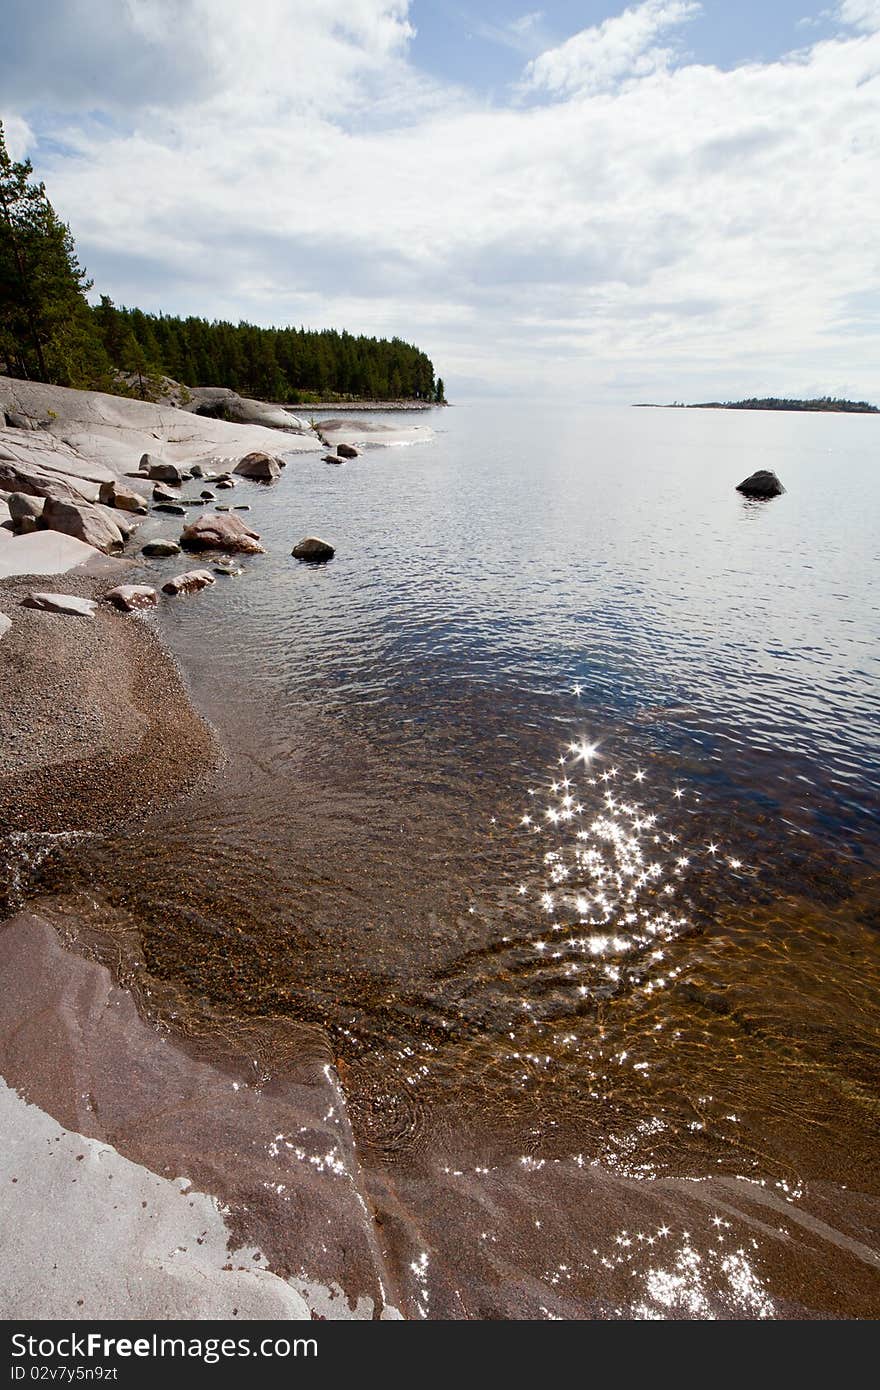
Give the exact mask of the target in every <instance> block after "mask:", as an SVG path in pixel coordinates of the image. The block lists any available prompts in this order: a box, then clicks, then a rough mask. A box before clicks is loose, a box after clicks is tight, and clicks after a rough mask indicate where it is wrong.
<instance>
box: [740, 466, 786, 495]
mask: <svg viewBox="0 0 880 1390" xmlns="http://www.w3.org/2000/svg"><path fill="white" fill-rule="evenodd" d="M736 490H737V492H741V493H743V494H744V496H746V497H778V496H779V495H780V493H783V492H785V488H784V487H783V486H782V484H781V482H780V481H779V479H778V478H777V476H776V474H775V473H773V472H771V470H770V469H769V468H759V469H758V471H757V473H752V474H751V475H750V476H749V477H748V478H744V479H743V481H742V482H741V483H737V485H736Z"/></svg>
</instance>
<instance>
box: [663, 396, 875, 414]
mask: <svg viewBox="0 0 880 1390" xmlns="http://www.w3.org/2000/svg"><path fill="white" fill-rule="evenodd" d="M689 408H690V409H691V410H836V411H844V412H849V413H850V414H853V415H880V407H878V406H876V405H870V404H869V403H868V402H867V401H844V400H840V399H839V398H838V397H836V396H819V397H817V399H816V400H812V401H801V400H794V399H792V398H790V397H787V396H763V397H758V396H750V397H749V399H748V400H745V401H704V402H702V403H701V404H700V405H694V406H691V407H689Z"/></svg>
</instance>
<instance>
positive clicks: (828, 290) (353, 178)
mask: <svg viewBox="0 0 880 1390" xmlns="http://www.w3.org/2000/svg"><path fill="white" fill-rule="evenodd" d="M529 3H534V5H535V8H528V4H529ZM539 4H540V0H527V4H526V5H523V4H517V3H512V0H482V3H479V4H477V3H476V0H251V3H250V4H248V5H242V4H241V3H240V0H65V4H64V5H63V6H58V5H57V3H56V2H55V0H5V4H4V42H3V44H2V46H0V116H2V118H3V120H4V123H5V127H6V134H7V141H8V143H9V146H10V149H11V151H12V153H13V154H14V156H15V157H17V158H23V157H24V156H25V155H27V156H28V157H29V158H31V159H32V161H33V164H34V169H35V173H36V174H37V175H38V176H39V177H40V178H42V179H44V180H45V182H46V185H47V190H48V192H49V196H50V198H51V199H52V202H53V204H54V206H55V208H56V210H57V211H58V212H59V213H60V215H61V216H62V217H63V218H64V219H65V220H66V221H68V222H69V223H70V226H71V229H72V231H73V233H74V236H75V238H76V242H77V247H78V250H79V253H80V259H81V260H82V261H83V262H84V263H85V265H86V267H87V269H88V271H89V274H90V275H91V276H92V277H93V278H94V281H95V290H94V295H95V296H96V295H97V293H98V292H99V291H100V292H103V293H107V294H109V295H111V297H112V298H113V299H114V301H115V302H116V303H118V304H126V305H139V306H140V307H141V308H143V309H147V310H151V311H156V312H159V311H164V312H169V313H183V314H186V313H195V314H201V315H204V316H205V317H208V318H215V317H217V318H229V319H232V320H234V321H238V320H239V319H242V318H244V319H247V320H249V321H250V322H254V323H260V324H287V323H293V324H304V325H306V326H307V327H313V328H321V327H337V328H348V329H349V330H350V331H352V332H356V333H360V332H363V333H370V334H378V335H381V336H391V335H395V334H396V335H398V336H400V337H403V338H406V339H407V340H409V341H413V342H416V343H418V345H419V346H420V347H422V348H424V350H425V351H426V352H428V354H429V355H430V356H431V358H432V360H433V362H434V364H435V368H436V370H437V371H438V373H439V374H441V375H442V376H443V377H444V379H445V382H446V385H447V394H449V396H450V397H451V398H452V399H453V400H454V399H457V398H458V399H466V398H467V397H469V396H477V395H499V396H501V395H504V394H508V393H511V394H517V395H521V394H522V393H523V392H527V393H531V394H534V395H535V396H543V397H556V396H560V397H561V396H570V395H571V394H572V393H575V394H577V396H578V397H579V398H580V399H582V400H584V401H595V402H602V401H608V402H624V401H630V400H633V401H635V400H673V399H676V400H708V399H718V398H721V399H729V398H738V397H740V396H748V395H769V394H772V395H795V396H803V395H824V394H828V393H830V394H834V395H846V396H850V397H857V398H860V399H861V398H867V399H870V400H874V401H875V402H878V403H880V332H878V313H880V235H878V230H880V215H878V214H880V194H878V189H880V177H878V175H880V0H832V3H827V2H826V3H825V4H824V5H823V4H821V0H820V2H819V3H811V0H736V3H734V0H637V2H636V3H633V4H630V5H625V4H621V3H609V0H581V3H577V0H547V3H544V4H543V5H542V6H541V7H540V8H538V5H539Z"/></svg>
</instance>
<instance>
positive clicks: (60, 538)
mask: <svg viewBox="0 0 880 1390" xmlns="http://www.w3.org/2000/svg"><path fill="white" fill-rule="evenodd" d="M103 558H104V557H103V556H102V555H101V552H100V551H99V550H96V549H95V547H94V546H93V545H86V543H85V541H80V540H77V539H76V537H75V536H64V535H62V534H61V532H60V531H34V532H32V533H31V535H29V536H14V537H13V538H12V540H11V541H10V542H9V544H8V545H3V546H0V579H14V578H15V577H16V576H17V575H19V574H67V573H68V571H69V570H72V569H76V568H77V566H79V565H87V564H90V563H92V562H94V561H99V560H101V559H103Z"/></svg>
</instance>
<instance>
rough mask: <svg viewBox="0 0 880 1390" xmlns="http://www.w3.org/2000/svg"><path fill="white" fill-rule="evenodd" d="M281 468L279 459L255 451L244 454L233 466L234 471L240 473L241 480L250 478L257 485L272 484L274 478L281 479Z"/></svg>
mask: <svg viewBox="0 0 880 1390" xmlns="http://www.w3.org/2000/svg"><path fill="white" fill-rule="evenodd" d="M283 467H284V464H283V463H282V462H281V459H278V458H273V456H272V455H271V454H262V453H260V452H259V451H257V452H256V453H253V454H245V456H244V458H243V459H241V460H240V462H239V463H237V464H236V465H235V469H234V471H235V472H236V473H240V474H241V476H242V477H243V478H252V479H254V481H255V482H258V483H273V482H274V481H275V479H276V478H280V477H281V470H282V468H283Z"/></svg>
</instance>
